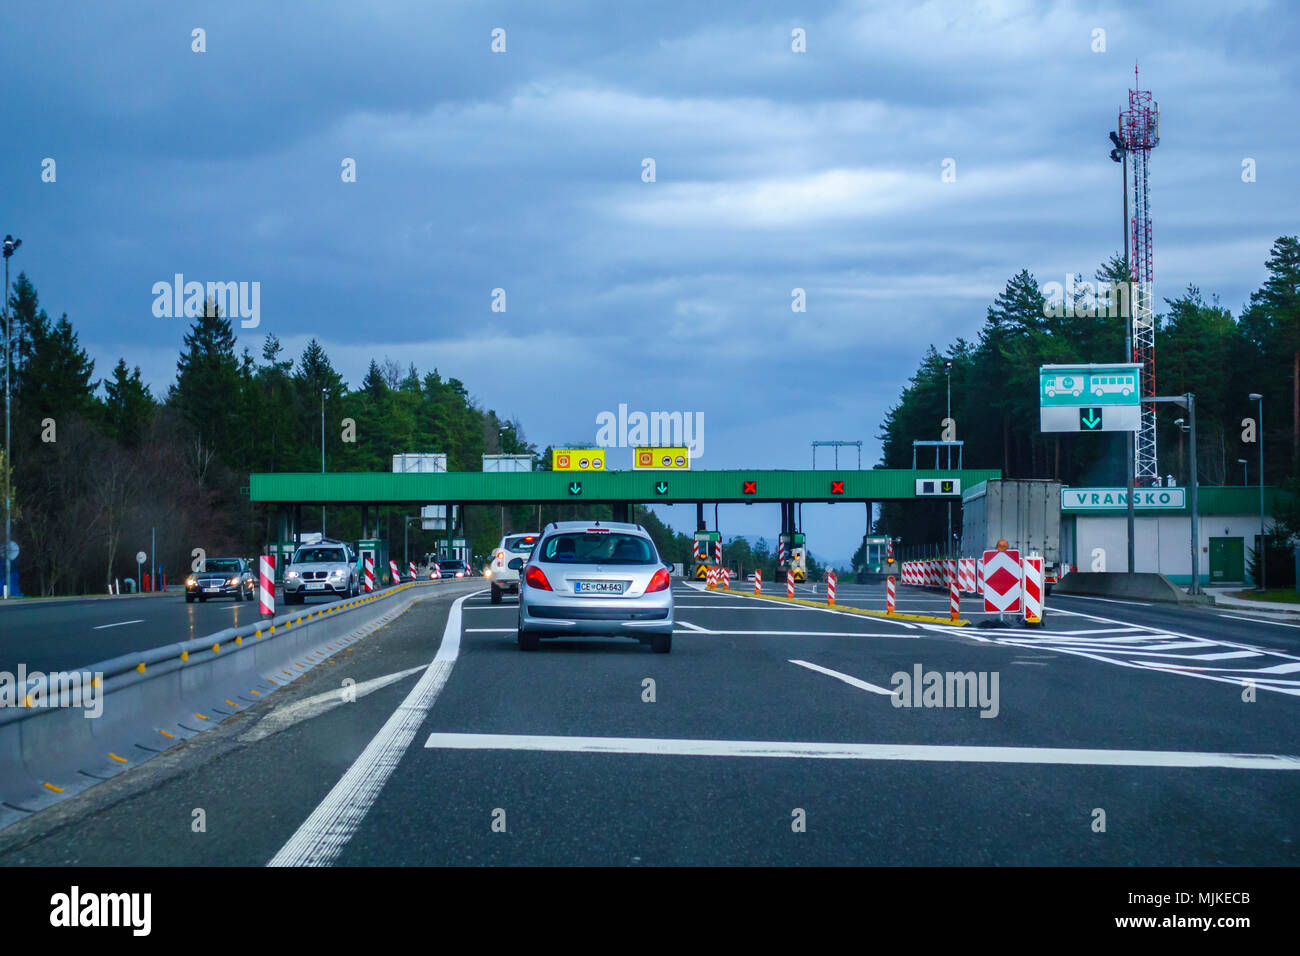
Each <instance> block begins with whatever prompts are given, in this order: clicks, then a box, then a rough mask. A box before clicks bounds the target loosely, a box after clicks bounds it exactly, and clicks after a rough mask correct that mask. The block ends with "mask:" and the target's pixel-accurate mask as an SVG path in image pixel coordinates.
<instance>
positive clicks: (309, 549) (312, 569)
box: [284, 541, 361, 604]
mask: <svg viewBox="0 0 1300 956" xmlns="http://www.w3.org/2000/svg"><path fill="white" fill-rule="evenodd" d="M360 590H361V585H360V581H359V578H358V576H357V562H356V558H355V556H353V554H352V549H351V548H349V547H348V546H347V545H346V544H345V543H343V542H342V541H318V542H316V543H315V544H304V545H302V546H300V547H299V548H298V550H297V551H295V552H294V554H293V560H292V561H290V562H289V566H288V567H287V568H285V569H284V601H285V603H286V604H301V603H302V602H303V598H305V597H306V596H307V595H309V594H321V595H325V594H329V595H333V596H336V597H340V598H345V597H355V596H356V595H357V594H358V593H359V592H360Z"/></svg>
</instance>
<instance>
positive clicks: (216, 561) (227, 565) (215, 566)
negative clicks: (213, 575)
mask: <svg viewBox="0 0 1300 956" xmlns="http://www.w3.org/2000/svg"><path fill="white" fill-rule="evenodd" d="M203 570H204V571H238V570H239V562H238V561H236V560H235V559H234V558H208V559H207V560H206V561H204V562H203Z"/></svg>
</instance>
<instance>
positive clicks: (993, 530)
mask: <svg viewBox="0 0 1300 956" xmlns="http://www.w3.org/2000/svg"><path fill="white" fill-rule="evenodd" d="M1001 539H1005V540H1006V542H1007V544H1008V545H1009V546H1010V548H1011V550H1013V551H1019V552H1020V553H1021V555H1030V554H1040V555H1042V557H1043V581H1044V584H1045V585H1046V584H1054V583H1056V581H1057V580H1058V579H1059V577H1060V569H1061V483H1060V482H1059V481H1049V480H1046V479H1037V478H1034V479H1025V480H1013V479H1006V478H1003V479H990V480H988V481H981V482H980V483H979V484H978V485H976V486H975V487H973V488H971V489H969V490H967V491H966V493H965V494H963V495H962V498H961V554H962V557H966V558H982V557H983V556H984V552H985V551H996V550H997V547H998V541H999V540H1001Z"/></svg>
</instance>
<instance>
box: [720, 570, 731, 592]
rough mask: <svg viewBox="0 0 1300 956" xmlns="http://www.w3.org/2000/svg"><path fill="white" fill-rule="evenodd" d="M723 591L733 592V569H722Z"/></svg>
mask: <svg viewBox="0 0 1300 956" xmlns="http://www.w3.org/2000/svg"><path fill="white" fill-rule="evenodd" d="M722 590H724V591H730V590H731V568H723V569H722Z"/></svg>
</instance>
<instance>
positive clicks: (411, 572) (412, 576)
mask: <svg viewBox="0 0 1300 956" xmlns="http://www.w3.org/2000/svg"><path fill="white" fill-rule="evenodd" d="M406 570H407V571H408V572H409V576H410V579H411V580H412V581H414V580H415V562H414V561H408V562H406Z"/></svg>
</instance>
